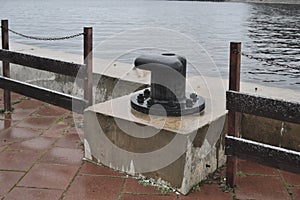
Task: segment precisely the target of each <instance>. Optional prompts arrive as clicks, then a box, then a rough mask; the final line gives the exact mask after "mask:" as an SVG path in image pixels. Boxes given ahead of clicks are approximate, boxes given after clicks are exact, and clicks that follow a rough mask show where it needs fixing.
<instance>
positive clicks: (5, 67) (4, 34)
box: [1, 20, 12, 112]
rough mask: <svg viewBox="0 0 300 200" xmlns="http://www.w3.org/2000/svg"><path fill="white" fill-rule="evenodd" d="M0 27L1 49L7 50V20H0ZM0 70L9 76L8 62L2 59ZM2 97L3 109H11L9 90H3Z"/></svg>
mask: <svg viewBox="0 0 300 200" xmlns="http://www.w3.org/2000/svg"><path fill="white" fill-rule="evenodd" d="M1 27H2V33H1V34H2V49H6V50H9V37H8V20H1ZM2 70H3V76H4V77H8V78H10V68H9V63H8V62H6V61H2ZM3 95H4V96H3V99H4V110H5V111H9V112H10V111H12V108H11V98H10V91H9V90H4V93H3Z"/></svg>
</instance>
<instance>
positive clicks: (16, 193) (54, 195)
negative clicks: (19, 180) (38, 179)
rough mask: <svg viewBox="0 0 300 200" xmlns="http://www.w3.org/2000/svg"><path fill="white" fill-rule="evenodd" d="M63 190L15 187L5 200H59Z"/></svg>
mask: <svg viewBox="0 0 300 200" xmlns="http://www.w3.org/2000/svg"><path fill="white" fill-rule="evenodd" d="M62 193H63V190H49V189H36V188H21V187H15V188H14V189H13V190H12V191H11V192H10V193H9V194H8V195H7V196H6V198H5V200H24V199H28V200H41V199H42V200H56V199H57V200H58V199H60V197H61V195H62Z"/></svg>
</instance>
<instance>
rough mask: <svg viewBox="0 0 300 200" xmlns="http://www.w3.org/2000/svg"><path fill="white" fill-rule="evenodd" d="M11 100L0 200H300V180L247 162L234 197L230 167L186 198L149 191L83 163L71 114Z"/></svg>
mask: <svg viewBox="0 0 300 200" xmlns="http://www.w3.org/2000/svg"><path fill="white" fill-rule="evenodd" d="M2 92H3V91H2V90H0V110H1V111H3V101H2ZM12 96H13V102H14V105H13V107H14V111H13V113H12V114H4V113H3V112H1V113H2V114H0V199H3V200H8V199H22V200H24V199H30V200H34V199H39V200H40V199H51V200H53V199H72V200H76V199H80V200H81V199H100V200H101V199H103V200H135V199H137V200H139V199H145V200H150V199H157V200H175V199H179V200H189V199H193V200H207V199H213V200H218V199H220V200H226V199H228V200H229V199H264V200H266V199H270V200H276V199H278V200H285V199H287V200H292V199H293V200H297V199H300V175H296V174H291V173H288V172H284V171H280V170H277V169H273V168H269V167H265V166H261V165H257V164H254V163H250V162H247V161H243V160H240V161H239V162H238V176H237V187H236V189H235V191H233V190H231V189H230V188H228V187H226V185H225V184H224V174H225V167H222V168H220V169H219V170H218V171H217V172H216V173H215V174H213V175H212V176H210V177H209V179H208V180H206V181H203V182H202V183H201V184H199V185H198V186H197V187H195V191H194V192H191V193H190V194H188V195H187V196H182V195H178V194H176V193H173V192H169V191H166V190H162V189H160V190H159V189H158V188H157V187H152V186H145V185H144V184H141V183H139V181H137V180H136V179H133V178H131V177H128V176H126V175H124V174H121V173H118V172H115V171H113V170H110V169H108V168H106V167H100V166H96V165H94V164H92V163H89V162H86V161H83V155H84V151H83V146H82V142H81V141H80V137H79V135H78V134H77V132H76V129H75V128H74V122H73V120H72V113H70V112H69V111H67V110H64V109H61V108H58V107H54V106H51V105H48V104H45V103H43V102H40V101H37V100H33V99H28V98H26V97H23V96H20V95H17V94H13V95H12ZM174 176H176V175H175V174H174Z"/></svg>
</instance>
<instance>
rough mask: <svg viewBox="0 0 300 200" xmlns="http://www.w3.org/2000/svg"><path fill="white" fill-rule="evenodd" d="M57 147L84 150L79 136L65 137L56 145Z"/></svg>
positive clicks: (69, 135) (68, 135)
mask: <svg viewBox="0 0 300 200" xmlns="http://www.w3.org/2000/svg"><path fill="white" fill-rule="evenodd" d="M55 146H57V147H67V148H82V146H81V141H80V138H79V136H78V135H77V134H67V135H64V136H63V137H62V138H60V139H59V140H58V141H57V142H56V143H55Z"/></svg>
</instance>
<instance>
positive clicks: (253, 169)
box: [238, 160, 279, 176]
mask: <svg viewBox="0 0 300 200" xmlns="http://www.w3.org/2000/svg"><path fill="white" fill-rule="evenodd" d="M238 172H242V173H245V174H265V175H274V176H279V173H278V171H277V169H275V168H271V167H267V166H263V165H259V164H256V163H253V162H249V161H245V160H239V161H238Z"/></svg>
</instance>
